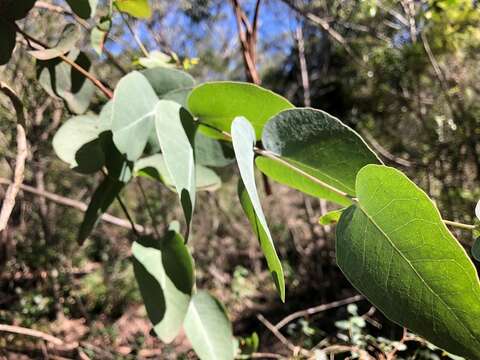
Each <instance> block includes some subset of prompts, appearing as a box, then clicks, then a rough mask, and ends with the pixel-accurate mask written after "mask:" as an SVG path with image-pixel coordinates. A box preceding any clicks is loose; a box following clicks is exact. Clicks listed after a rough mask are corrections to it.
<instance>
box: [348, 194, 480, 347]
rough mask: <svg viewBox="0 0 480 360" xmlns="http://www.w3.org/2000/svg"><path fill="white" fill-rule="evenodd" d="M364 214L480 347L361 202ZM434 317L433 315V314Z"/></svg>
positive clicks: (479, 342)
mask: <svg viewBox="0 0 480 360" xmlns="http://www.w3.org/2000/svg"><path fill="white" fill-rule="evenodd" d="M356 206H357V207H358V208H359V209H360V210H361V211H362V212H363V213H364V214H365V216H366V217H367V218H368V220H369V221H370V222H371V223H372V224H373V225H374V226H375V227H376V228H377V229H378V230H379V231H380V233H381V234H382V235H383V236H384V237H385V238H386V239H387V240H388V242H389V243H390V245H391V246H392V248H393V249H394V251H395V252H397V253H398V254H399V255H400V256H401V257H402V259H403V260H405V261H406V262H407V264H408V265H409V266H410V268H411V269H412V270H413V272H414V273H415V275H416V276H417V277H418V278H419V279H420V280H421V281H422V283H423V284H424V285H425V287H426V288H427V289H428V290H429V291H430V292H431V293H432V294H433V295H434V296H435V297H437V298H438V300H440V302H441V303H442V304H443V306H444V307H445V308H446V309H447V310H448V311H449V312H450V313H451V314H452V315H453V317H454V318H455V320H456V321H457V322H458V323H459V324H460V326H461V327H462V328H464V329H465V330H467V332H468V334H470V337H471V338H472V339H473V341H474V342H475V343H477V344H479V345H480V340H478V339H477V338H476V337H475V335H474V334H473V332H472V330H470V328H469V327H468V326H466V325H465V324H464V322H463V321H461V320H460V319H459V318H458V316H457V313H456V312H455V311H453V309H452V308H451V307H450V306H448V305H447V304H446V303H445V301H444V300H443V299H442V298H441V297H440V296H439V295H438V294H437V293H436V292H435V291H433V289H432V288H431V287H430V286H429V285H428V284H427V282H425V280H424V279H423V277H422V276H421V275H420V274H419V272H418V271H417V269H416V268H415V267H414V266H413V264H412V262H411V261H410V260H409V259H408V258H407V257H406V256H405V255H404V253H403V252H402V251H401V250H400V249H399V248H398V247H397V246H396V245H395V243H394V242H393V241H392V240H391V239H390V237H389V236H388V235H387V234H386V233H385V231H383V229H382V228H381V227H380V226H379V225H378V224H377V223H376V222H375V220H374V219H373V218H372V217H371V216H370V214H368V212H367V211H366V210H365V209H364V208H363V207H362V205H361V203H360V202H359V203H358V204H357V205H356ZM432 315H433V314H432Z"/></svg>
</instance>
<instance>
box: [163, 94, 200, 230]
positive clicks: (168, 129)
mask: <svg viewBox="0 0 480 360" xmlns="http://www.w3.org/2000/svg"><path fill="white" fill-rule="evenodd" d="M155 131H156V133H157V137H158V141H159V143H160V147H161V149H162V153H163V159H164V160H165V165H166V167H167V170H168V173H169V174H170V176H171V179H172V182H173V183H174V184H175V188H176V190H177V193H178V196H179V197H180V202H181V204H182V208H183V212H184V214H185V219H186V222H187V236H186V238H188V234H189V231H190V224H191V221H192V216H193V210H194V208H195V189H196V185H195V159H194V151H193V146H194V145H193V141H194V136H195V125H194V123H193V119H192V117H191V115H190V114H189V113H188V111H186V110H185V109H184V108H182V107H181V105H179V104H177V103H175V102H173V101H170V100H160V101H159V102H158V104H157V106H156V108H155Z"/></svg>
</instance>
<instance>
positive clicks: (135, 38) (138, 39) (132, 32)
mask: <svg viewBox="0 0 480 360" xmlns="http://www.w3.org/2000/svg"><path fill="white" fill-rule="evenodd" d="M115 7H116V8H117V10H118V7H117V5H115ZM118 12H119V13H120V16H121V18H122V20H123V22H124V23H125V25H126V26H127V28H128V31H130V34H132V36H133V39H134V40H135V42H136V43H137V45H138V47H139V48H140V50H141V51H142V53H143V55H144V56H145V57H148V56H149V53H148V50H147V48H146V47H145V46H144V45H143V43H142V41H141V40H140V37H139V36H138V35H137V33H136V32H135V31H134V30H133V29H132V27H131V26H130V24H129V22H128V20H127V18H126V15H125V14H124V13H123V12H122V11H120V10H119V11H118Z"/></svg>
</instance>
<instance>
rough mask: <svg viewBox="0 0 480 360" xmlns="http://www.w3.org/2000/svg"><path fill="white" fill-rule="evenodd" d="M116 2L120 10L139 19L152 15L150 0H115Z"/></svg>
mask: <svg viewBox="0 0 480 360" xmlns="http://www.w3.org/2000/svg"><path fill="white" fill-rule="evenodd" d="M114 4H115V6H116V7H117V9H118V10H119V11H121V12H124V13H127V14H129V15H131V16H133V17H136V18H139V19H148V18H150V17H151V16H152V9H151V8H150V5H149V4H148V0H115V1H114Z"/></svg>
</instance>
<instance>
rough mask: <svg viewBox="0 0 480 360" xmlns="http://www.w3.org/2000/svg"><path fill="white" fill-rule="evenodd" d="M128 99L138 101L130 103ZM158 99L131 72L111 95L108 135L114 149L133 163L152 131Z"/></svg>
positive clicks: (147, 84)
mask: <svg viewBox="0 0 480 360" xmlns="http://www.w3.org/2000/svg"><path fill="white" fill-rule="evenodd" d="M132 96H134V97H135V96H138V99H137V100H135V101H132ZM157 102H158V97H157V95H155V92H154V91H153V89H152V86H151V85H150V83H149V82H148V80H147V79H146V78H145V77H144V76H143V75H142V74H140V73H139V72H137V71H133V72H131V73H129V74H128V75H126V76H124V77H123V78H122V79H121V80H120V81H119V83H118V85H117V87H116V89H115V93H114V96H113V114H112V132H113V141H114V143H115V145H116V147H117V148H118V150H119V151H120V152H121V153H123V154H126V156H127V158H128V160H131V161H135V160H137V159H138V158H139V157H140V156H141V155H142V153H143V150H144V149H145V146H146V144H147V141H148V138H149V136H150V134H151V133H152V132H153V131H154V118H155V105H156V104H157Z"/></svg>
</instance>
